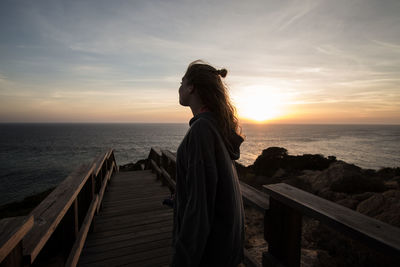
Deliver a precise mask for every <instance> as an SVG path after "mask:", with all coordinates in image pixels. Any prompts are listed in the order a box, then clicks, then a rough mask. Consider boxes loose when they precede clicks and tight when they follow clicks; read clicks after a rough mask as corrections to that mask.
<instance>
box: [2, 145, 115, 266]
mask: <svg viewBox="0 0 400 267" xmlns="http://www.w3.org/2000/svg"><path fill="white" fill-rule="evenodd" d="M116 171H118V167H117V164H116V162H115V157H114V153H113V150H112V149H110V150H109V151H108V152H106V153H105V154H103V155H101V156H100V157H98V158H96V159H95V160H94V161H93V162H92V163H90V164H88V165H82V166H80V167H79V168H78V169H77V170H75V171H74V172H73V173H72V174H70V175H69V176H68V177H67V178H66V179H65V180H64V181H62V182H61V183H60V184H59V185H58V186H57V187H56V188H55V189H54V190H53V191H52V192H51V193H50V194H49V195H48V196H47V197H46V198H45V199H44V200H43V201H42V202H41V203H40V204H39V205H38V206H37V207H36V208H35V209H34V210H33V211H32V212H31V213H30V215H29V216H27V217H26V218H24V219H23V220H22V222H19V223H17V222H18V221H14V222H13V223H12V225H13V227H14V228H13V229H14V230H13V232H15V233H16V234H14V235H11V236H7V237H4V240H5V241H4V242H3V235H1V239H0V241H1V243H0V245H1V247H0V251H1V254H0V255H1V257H0V263H1V266H22V265H24V266H30V265H34V266H41V265H48V264H49V262H51V264H52V265H65V266H75V265H76V264H77V261H78V259H79V255H80V253H81V251H82V248H83V245H84V243H85V240H86V236H87V234H88V232H89V229H90V227H91V225H92V221H93V217H94V214H95V213H96V212H98V211H99V209H100V207H101V203H102V199H103V196H104V192H105V188H106V186H107V183H108V181H109V180H110V178H111V177H112V176H113V174H114V173H115V172H116ZM6 220H19V221H21V218H8V219H6ZM0 225H5V223H3V220H2V221H1V223H0ZM8 225H10V223H8ZM9 227H10V226H8V228H9ZM0 228H1V227H0ZM6 229H7V227H6ZM21 239H22V246H21V242H20V240H21ZM7 240H8V241H7ZM10 240H11V241H10ZM22 248H23V249H22ZM3 255H4V256H3ZM3 258H4V260H3ZM11 259H12V260H11Z"/></svg>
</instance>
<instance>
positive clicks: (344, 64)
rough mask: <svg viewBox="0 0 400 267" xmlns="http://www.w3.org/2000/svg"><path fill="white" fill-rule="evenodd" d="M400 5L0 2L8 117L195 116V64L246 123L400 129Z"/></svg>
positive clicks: (318, 0) (1, 84)
mask: <svg viewBox="0 0 400 267" xmlns="http://www.w3.org/2000/svg"><path fill="white" fill-rule="evenodd" d="M399 14H400V1H398V0H392V1H391V0H345V1H342V0H338V1H330V0H299V1H296V0H290V1H288V0H276V1H268V0H262V1H236V0H229V1H201V0H197V1H189V0H187V1H166V0H164V1H152V0H146V1H119V0H115V1H73V0H69V1H57V0H49V1H40V0H36V1H29V0H26V1H18V0H13V1H8V0H2V1H0V122H188V120H189V119H190V118H191V117H192V113H191V111H190V109H189V108H187V107H182V106H180V105H179V102H178V87H179V86H180V81H181V78H182V76H183V75H184V72H185V70H186V68H187V66H188V64H189V63H190V62H192V61H194V60H197V59H203V60H205V61H206V62H209V63H210V64H211V65H213V66H215V67H217V68H226V69H227V70H228V75H227V77H226V78H225V79H224V82H225V83H226V85H227V87H228V88H229V93H230V96H231V99H232V101H233V103H234V104H235V105H236V107H237V111H238V115H239V118H240V121H241V122H254V121H261V122H264V123H312V124H313V123H316V124H318V123H346V124H347V123H349V124H400V104H399V103H400V26H399V25H400V16H399Z"/></svg>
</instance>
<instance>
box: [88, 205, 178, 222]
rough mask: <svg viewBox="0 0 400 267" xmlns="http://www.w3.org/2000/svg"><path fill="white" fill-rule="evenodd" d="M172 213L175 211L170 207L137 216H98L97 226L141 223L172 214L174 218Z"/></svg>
mask: <svg viewBox="0 0 400 267" xmlns="http://www.w3.org/2000/svg"><path fill="white" fill-rule="evenodd" d="M172 214H173V211H172V209H170V210H161V211H158V212H154V211H152V210H150V211H147V212H142V213H141V214H140V217H138V216H135V215H134V214H125V215H123V216H118V217H110V218H104V217H102V216H98V217H97V218H96V226H97V225H99V226H101V225H102V224H110V225H118V224H124V223H134V222H135V223H138V224H140V222H141V221H143V220H148V219H150V218H157V217H164V216H171V218H172Z"/></svg>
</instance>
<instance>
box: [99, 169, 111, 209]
mask: <svg viewBox="0 0 400 267" xmlns="http://www.w3.org/2000/svg"><path fill="white" fill-rule="evenodd" d="M108 176H111V170H108V171H107V173H106V177H105V178H104V180H103V183H102V185H101V188H100V191H99V201H98V202H97V207H96V213H99V210H100V208H101V204H102V203H103V197H104V192H105V191H106V187H107V184H108Z"/></svg>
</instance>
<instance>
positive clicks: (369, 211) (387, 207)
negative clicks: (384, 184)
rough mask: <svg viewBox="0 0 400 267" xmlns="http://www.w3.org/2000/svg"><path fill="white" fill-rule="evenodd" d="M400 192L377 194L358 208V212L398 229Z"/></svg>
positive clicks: (399, 222)
mask: <svg viewBox="0 0 400 267" xmlns="http://www.w3.org/2000/svg"><path fill="white" fill-rule="evenodd" d="M399 200H400V191H399V190H389V191H386V192H384V193H383V194H381V193H375V194H373V195H372V196H371V197H370V198H368V199H366V200H364V201H362V202H361V203H360V204H359V205H358V206H357V211H358V212H360V213H363V214H365V215H367V216H370V217H374V218H376V219H378V220H380V221H383V222H386V223H388V224H391V225H393V226H396V227H400V201H399Z"/></svg>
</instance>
